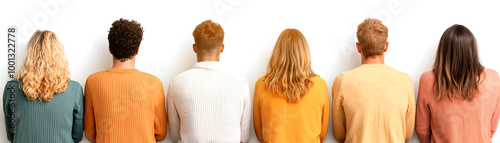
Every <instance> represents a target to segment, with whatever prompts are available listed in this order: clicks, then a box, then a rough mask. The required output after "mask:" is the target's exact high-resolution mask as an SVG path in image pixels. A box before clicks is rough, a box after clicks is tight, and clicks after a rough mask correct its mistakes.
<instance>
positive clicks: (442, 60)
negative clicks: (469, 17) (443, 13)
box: [432, 24, 484, 100]
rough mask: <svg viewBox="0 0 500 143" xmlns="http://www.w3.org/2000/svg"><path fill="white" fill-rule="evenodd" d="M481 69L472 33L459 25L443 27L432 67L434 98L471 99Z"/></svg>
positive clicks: (476, 87) (482, 68)
mask: <svg viewBox="0 0 500 143" xmlns="http://www.w3.org/2000/svg"><path fill="white" fill-rule="evenodd" d="M483 70H484V67H483V66H482V65H481V63H480V61H479V56H478V52H477V43H476V38H475V37H474V35H473V34H472V32H471V31H470V30H469V29H468V28H467V27H465V26H463V25H458V24H455V25H453V26H451V27H449V28H448V29H446V31H444V33H443V35H442V36H441V40H440V41H439V45H438V50H437V54H436V61H435V62H434V67H433V69H432V71H433V72H434V75H435V76H436V79H435V80H434V93H435V95H436V97H437V99H442V98H443V97H447V98H449V99H453V98H459V99H464V100H472V99H473V98H474V95H475V94H476V93H477V92H478V84H479V82H480V81H479V80H480V79H481V78H480V76H481V73H482V72H483Z"/></svg>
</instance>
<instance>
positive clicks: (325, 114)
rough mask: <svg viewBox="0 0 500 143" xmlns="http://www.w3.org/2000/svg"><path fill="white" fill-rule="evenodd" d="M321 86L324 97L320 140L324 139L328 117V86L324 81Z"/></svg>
mask: <svg viewBox="0 0 500 143" xmlns="http://www.w3.org/2000/svg"><path fill="white" fill-rule="evenodd" d="M321 86H322V87H321V88H323V95H322V96H324V97H325V98H324V99H323V101H324V103H323V115H322V118H321V124H322V126H321V134H320V139H321V142H324V141H325V138H326V133H327V132H328V119H329V118H330V98H329V97H328V87H327V86H326V83H324V81H323V84H322V85H321Z"/></svg>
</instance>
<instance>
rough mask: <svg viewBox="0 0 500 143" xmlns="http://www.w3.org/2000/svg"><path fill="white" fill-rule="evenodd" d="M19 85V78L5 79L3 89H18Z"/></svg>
mask: <svg viewBox="0 0 500 143" xmlns="http://www.w3.org/2000/svg"><path fill="white" fill-rule="evenodd" d="M20 85H21V82H20V81H19V80H16V79H14V80H10V81H7V83H6V84H5V91H7V89H10V90H12V89H13V88H14V89H20V88H21V87H20ZM5 91H4V92H5Z"/></svg>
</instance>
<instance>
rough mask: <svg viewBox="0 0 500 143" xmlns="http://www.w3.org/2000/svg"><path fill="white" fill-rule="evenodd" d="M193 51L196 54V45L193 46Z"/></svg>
mask: <svg viewBox="0 0 500 143" xmlns="http://www.w3.org/2000/svg"><path fill="white" fill-rule="evenodd" d="M193 51H194V53H196V44H193Z"/></svg>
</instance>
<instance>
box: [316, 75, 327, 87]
mask: <svg viewBox="0 0 500 143" xmlns="http://www.w3.org/2000/svg"><path fill="white" fill-rule="evenodd" d="M313 81H314V84H318V85H324V86H326V81H325V80H324V79H323V78H321V77H320V76H319V75H315V76H314V77H313Z"/></svg>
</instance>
